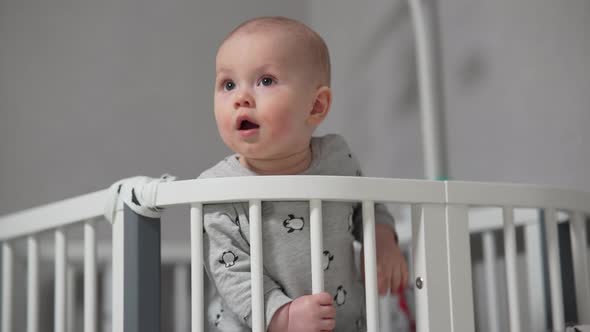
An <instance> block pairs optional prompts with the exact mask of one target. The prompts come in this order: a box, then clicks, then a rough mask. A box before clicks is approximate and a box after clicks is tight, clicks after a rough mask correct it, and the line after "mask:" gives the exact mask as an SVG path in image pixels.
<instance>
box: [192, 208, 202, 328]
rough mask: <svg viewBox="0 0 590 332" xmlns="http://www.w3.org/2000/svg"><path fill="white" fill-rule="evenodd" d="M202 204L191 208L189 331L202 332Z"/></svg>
mask: <svg viewBox="0 0 590 332" xmlns="http://www.w3.org/2000/svg"><path fill="white" fill-rule="evenodd" d="M203 282H204V281H203V204H199V203H196V204H193V205H192V207H191V331H192V332H203V331H204V328H205V317H204V310H205V309H204V298H205V292H204V288H203V287H204V283H203Z"/></svg>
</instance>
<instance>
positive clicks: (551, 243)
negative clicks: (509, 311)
mask: <svg viewBox="0 0 590 332" xmlns="http://www.w3.org/2000/svg"><path fill="white" fill-rule="evenodd" d="M545 224H546V225H547V239H546V241H547V258H548V260H549V262H548V263H549V264H548V265H549V286H550V290H551V317H552V318H553V319H552V321H553V330H554V331H561V330H562V329H563V327H564V326H565V322H564V317H563V294H562V289H561V262H560V259H559V239H558V237H557V213H556V211H555V209H554V208H546V209H545Z"/></svg>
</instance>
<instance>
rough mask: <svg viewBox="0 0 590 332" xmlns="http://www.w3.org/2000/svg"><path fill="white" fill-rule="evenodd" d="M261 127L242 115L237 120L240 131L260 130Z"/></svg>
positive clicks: (237, 127)
mask: <svg viewBox="0 0 590 332" xmlns="http://www.w3.org/2000/svg"><path fill="white" fill-rule="evenodd" d="M258 128H260V126H259V125H258V123H256V122H254V121H253V120H252V118H250V117H249V116H247V115H245V114H244V115H241V116H239V117H238V118H237V119H236V129H237V130H239V131H248V130H253V129H258Z"/></svg>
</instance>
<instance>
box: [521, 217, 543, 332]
mask: <svg viewBox="0 0 590 332" xmlns="http://www.w3.org/2000/svg"><path fill="white" fill-rule="evenodd" d="M524 228H525V241H524V242H525V246H526V264H527V275H528V280H527V286H528V306H529V315H530V317H529V324H530V325H529V327H530V330H531V331H544V330H545V327H546V324H547V322H546V320H547V310H546V308H545V303H546V302H545V301H546V300H545V292H540V291H539V290H540V289H544V285H543V257H542V255H541V226H540V225H539V223H532V224H528V225H525V226H524Z"/></svg>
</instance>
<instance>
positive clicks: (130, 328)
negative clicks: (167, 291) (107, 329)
mask: <svg viewBox="0 0 590 332" xmlns="http://www.w3.org/2000/svg"><path fill="white" fill-rule="evenodd" d="M118 213H123V218H118V217H117V218H115V220H116V222H115V223H114V225H113V257H112V259H113V294H112V295H113V316H112V324H113V326H112V327H113V329H112V331H113V332H140V331H141V332H159V331H160V299H161V296H160V273H161V272H160V269H161V254H160V246H161V237H160V219H154V218H148V217H144V216H140V215H138V214H136V213H135V212H134V211H133V210H131V209H130V208H129V207H128V206H125V211H124V212H118Z"/></svg>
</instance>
